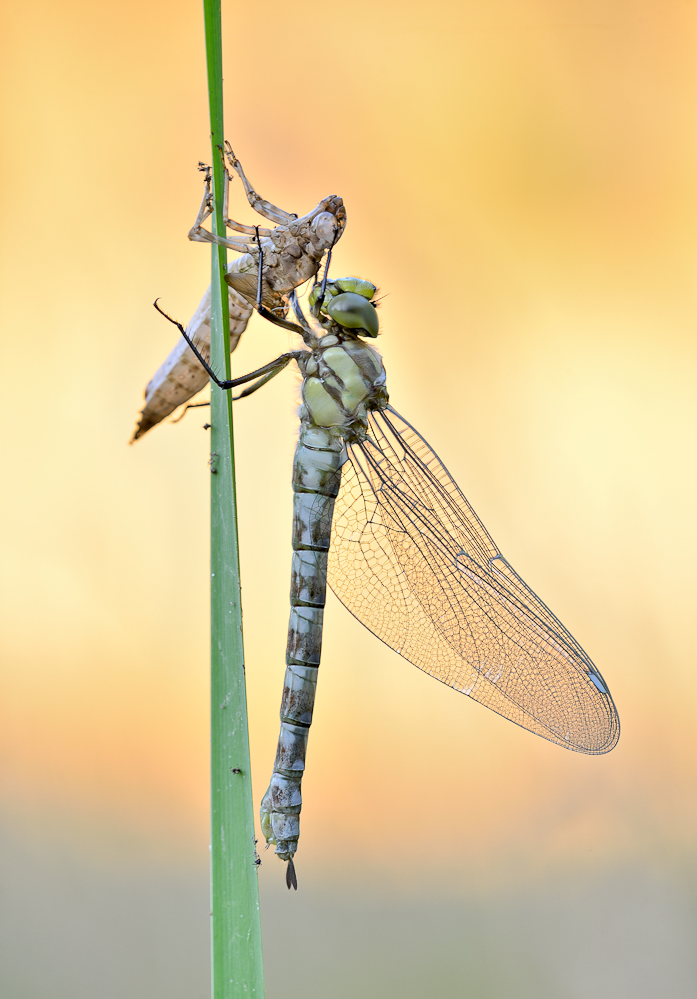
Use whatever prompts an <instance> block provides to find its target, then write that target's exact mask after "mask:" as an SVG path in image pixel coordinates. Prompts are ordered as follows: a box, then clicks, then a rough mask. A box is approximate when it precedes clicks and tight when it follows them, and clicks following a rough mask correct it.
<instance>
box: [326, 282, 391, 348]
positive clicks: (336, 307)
mask: <svg viewBox="0 0 697 999" xmlns="http://www.w3.org/2000/svg"><path fill="white" fill-rule="evenodd" d="M326 312H327V315H328V316H331V318H332V319H333V320H334V322H335V323H338V324H339V325H340V326H344V327H345V328H346V329H349V330H359V329H363V330H365V331H366V333H367V334H368V336H370V337H376V336H377V335H378V332H379V330H380V320H379V319H378V314H377V312H376V311H375V306H374V305H373V304H372V303H371V302H369V301H368V299H367V298H364V297H363V295H358V294H356V292H354V291H347V292H344V293H343V294H342V295H337V296H336V298H333V299H332V300H331V302H328V303H327V308H326Z"/></svg>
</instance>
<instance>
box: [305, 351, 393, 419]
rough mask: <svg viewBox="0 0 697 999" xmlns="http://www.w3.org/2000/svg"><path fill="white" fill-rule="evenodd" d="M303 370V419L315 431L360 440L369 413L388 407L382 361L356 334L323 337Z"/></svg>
mask: <svg viewBox="0 0 697 999" xmlns="http://www.w3.org/2000/svg"><path fill="white" fill-rule="evenodd" d="M302 368H303V371H302V373H303V387H302V396H303V403H304V412H303V414H302V416H303V418H304V419H306V420H309V422H311V423H313V424H314V425H315V426H317V427H325V428H328V429H329V428H331V429H334V430H335V431H336V433H337V435H340V436H343V437H347V438H350V439H355V438H356V437H357V436H358V437H362V436H364V433H365V428H366V426H367V415H368V412H369V411H370V410H372V409H384V408H385V407H386V406H387V403H388V395H387V389H386V388H385V369H384V367H383V364H382V359H381V358H380V356H379V354H377V352H376V351H375V350H373V349H372V347H369V346H368V344H366V343H363V342H362V341H361V340H359V338H358V337H357V336H356V335H355V334H351V333H348V332H345V333H343V334H338V335H337V334H329V335H327V336H325V337H323V338H322V340H320V343H319V346H318V347H317V348H316V350H314V351H313V352H312V353H311V354H310V355H309V356H308V357H307V360H306V361H305V363H304V365H302Z"/></svg>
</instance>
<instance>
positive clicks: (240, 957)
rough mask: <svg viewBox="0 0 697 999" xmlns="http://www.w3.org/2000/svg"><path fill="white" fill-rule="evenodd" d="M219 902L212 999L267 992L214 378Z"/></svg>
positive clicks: (212, 81) (227, 406) (227, 405)
mask: <svg viewBox="0 0 697 999" xmlns="http://www.w3.org/2000/svg"><path fill="white" fill-rule="evenodd" d="M203 9H204V20H205V29H206V61H207V65H208V94H209V104H210V120H211V142H212V165H213V193H214V202H215V211H214V214H213V218H212V224H213V232H215V233H217V234H219V235H224V234H225V227H224V225H223V211H222V206H223V176H224V175H223V162H222V157H221V147H222V144H223V72H222V40H221V26H220V0H204V3H203ZM225 265H226V252H225V249H224V248H223V247H220V246H215V245H214V246H213V258H212V275H211V283H212V287H211V363H212V366H213V369H214V370H215V371H218V372H222V371H224V372H225V375H224V377H226V378H229V377H230V333H229V317H228V296H227V285H226V284H225V278H224V275H225ZM211 424H212V430H211V451H212V462H211V470H212V471H214V472H215V474H213V475H211V908H212V972H213V999H242V997H243V996H244V997H246V999H249V997H251V996H254V997H257V999H263V996H264V971H263V965H262V955H261V923H260V918H259V887H258V881H257V868H256V864H255V857H256V853H255V849H254V806H253V802H252V780H251V771H250V759H249V733H248V728H247V697H246V689H245V678H244V647H243V642H242V607H241V598H240V575H239V549H238V537H237V505H236V496H235V460H234V454H235V452H234V441H233V432H232V399H231V393H230V392H221V391H220V389H218V388H217V387H216V386H215V385H211Z"/></svg>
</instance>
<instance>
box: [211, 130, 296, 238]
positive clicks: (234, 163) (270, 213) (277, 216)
mask: <svg viewBox="0 0 697 999" xmlns="http://www.w3.org/2000/svg"><path fill="white" fill-rule="evenodd" d="M225 155H226V156H227V158H228V162H229V164H230V166H231V167H232V168H233V170H235V171H236V173H237V175H238V177H239V178H240V180H241V181H242V184H243V185H244V190H245V194H246V195H247V201H248V202H249V203H250V205H251V206H252V208H253V209H254V211H255V212H257V214H259V215H261V216H263V217H264V218H265V219H268V220H269V222H277V223H278V224H279V225H286V224H287V223H288V222H291V221H292V220H293V219H296V218H297V217H298V216H297V215H295V214H294V213H291V212H286V211H284V210H283V209H282V208H277V207H276V205H272V204H271V202H270V201H266V200H265V199H264V198H260V197H259V195H258V194H257V193H256V191H255V190H254V188H253V187H252V185H251V184H250V183H249V181H248V180H247V178H246V177H245V174H244V170H243V169H242V164H241V163H240V161H239V160H238V159H237V157H236V156H235V154H234V153H233V151H232V146H231V145H230V143H229V142H228V141H227V139H226V140H225ZM240 231H242V230H240Z"/></svg>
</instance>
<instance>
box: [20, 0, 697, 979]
mask: <svg viewBox="0 0 697 999" xmlns="http://www.w3.org/2000/svg"><path fill="white" fill-rule="evenodd" d="M3 17H4V23H3V30H2V36H3V43H4V54H3V59H2V65H1V67H0V72H1V73H2V74H3V76H4V78H5V79H4V83H5V93H6V94H7V95H9V96H8V99H7V100H6V101H5V103H4V107H3V109H2V112H1V113H2V117H3V127H4V128H3V130H4V134H5V137H6V139H5V144H4V155H3V158H2V174H3V185H2V187H3V191H4V198H3V201H2V221H3V225H2V229H3V236H4V239H3V250H2V260H3V266H2V282H3V293H2V307H3V313H4V322H3V324H2V326H3V336H4V348H3V349H4V353H3V357H4V378H3V391H2V393H1V404H2V419H1V421H0V427H1V428H2V431H1V432H2V438H3V445H2V447H3V455H2V468H3V470H4V473H5V474H4V487H3V489H2V492H1V493H0V502H1V503H2V516H1V519H0V523H1V525H2V527H1V530H2V532H3V541H2V552H3V558H2V567H1V570H0V571H1V572H2V585H3V595H2V608H1V609H0V613H1V614H2V673H1V674H0V675H1V676H2V702H3V708H2V715H3V717H2V726H1V728H0V748H1V751H2V788H1V793H2V829H1V834H2V837H3V842H4V843H5V849H4V857H5V862H4V863H5V882H6V893H5V899H6V901H5V902H4V903H3V914H2V923H3V926H4V938H5V939H6V940H7V941H9V942H10V944H11V946H9V947H8V948H7V950H6V957H5V958H4V959H3V964H2V970H0V984H2V985H3V989H2V991H3V994H5V995H7V996H17V997H21V999H34V997H37V999H38V997H39V996H42V997H43V996H45V995H48V994H50V995H51V996H52V997H62V996H63V995H65V996H66V997H71V999H82V996H83V995H84V996H85V997H87V996H88V995H89V996H94V995H99V996H100V997H111V995H112V994H113V995H114V996H116V995H119V996H121V995H123V993H124V991H127V992H128V993H129V994H130V995H131V996H134V997H139V996H141V995H142V996H146V995H147V996H149V997H151V999H152V997H155V999H157V997H159V996H160V995H162V996H163V997H164V996H167V997H168V999H178V997H179V996H182V997H183V996H185V995H186V996H187V997H192V996H194V997H199V996H200V997H203V996H205V995H206V994H207V984H206V981H207V980H206V975H207V966H206V965H207V957H206V946H207V944H206V933H207V909H206V906H207V902H206V891H207V884H206V878H207V874H206V864H207V835H208V833H207V827H208V813H207V808H208V805H207V801H208V789H207V780H208V776H207V766H208V762H207V751H208V750H207V740H208V708H207V696H208V695H207V683H208V677H207V672H208V662H207V658H208V653H207V644H208V638H207V625H208V618H207V614H208V610H207V600H208V593H207V585H208V573H207V559H208V547H207V546H208V485H209V483H208V475H209V473H208V469H207V464H206V462H207V458H208V438H207V434H206V433H205V432H204V431H203V430H202V429H201V425H202V423H203V422H204V419H203V418H202V417H201V415H200V413H198V414H197V413H196V411H195V412H194V413H193V414H191V413H190V414H189V415H188V416H187V418H186V419H185V420H184V421H183V422H182V423H181V424H179V425H177V426H172V425H170V424H169V423H165V424H163V425H162V426H161V427H158V428H157V429H156V430H154V431H152V432H151V433H150V434H149V435H148V436H147V437H145V438H144V439H143V440H142V441H140V442H139V443H138V444H137V445H135V446H134V447H132V448H129V447H128V446H127V441H128V439H129V436H130V433H131V430H132V426H133V424H134V421H135V417H136V414H137V411H138V410H139V408H140V406H141V404H142V403H141V400H142V392H143V388H144V386H145V384H146V382H147V381H148V380H149V378H150V377H151V375H152V374H153V372H154V371H155V369H156V368H157V367H158V366H159V365H160V363H161V362H162V361H163V360H164V358H165V356H166V355H167V354H168V353H169V351H170V349H171V347H172V346H173V345H174V344H175V342H176V338H175V337H174V336H173V332H172V329H171V327H169V325H168V324H166V323H165V322H164V321H163V320H162V319H161V318H160V317H158V316H157V314H156V313H155V312H154V310H153V309H152V307H151V303H152V301H153V299H154V298H155V297H157V296H160V297H161V299H162V304H163V306H164V307H165V308H166V309H167V310H168V311H169V312H170V313H171V314H172V315H175V316H177V317H178V318H180V319H181V320H182V321H186V320H188V318H189V317H190V315H191V314H192V312H193V310H194V308H195V306H196V305H197V303H198V301H199V298H200V296H201V294H202V293H203V291H204V290H205V288H206V285H207V283H208V280H209V268H210V255H209V253H208V252H207V250H206V248H205V247H204V246H202V245H200V244H195V243H190V242H189V241H188V240H187V238H186V234H187V232H188V229H189V227H190V225H191V224H192V222H193V219H194V216H195V213H196V210H197V207H198V204H199V200H200V195H201V177H200V174H198V173H197V171H196V164H197V162H198V161H199V160H206V161H207V160H209V159H210V149H209V145H208V134H207V96H206V89H205V64H204V48H203V24H202V12H201V9H200V6H199V4H188V5H187V4H184V3H181V2H179V0H175V2H173V3H167V4H165V3H162V2H157V0H143V2H142V3H139V4H137V5H135V4H131V3H128V2H127V3H123V4H120V5H118V6H113V5H99V6H95V5H92V4H87V3H85V2H84V0H68V2H64V3H62V4H60V5H55V4H49V3H42V2H41V0H39V2H37V3H35V4H33V5H31V6H24V7H20V6H15V7H13V8H8V9H7V10H6V11H5V13H4V15H3ZM223 22H224V48H225V80H226V91H225V99H226V127H227V134H228V137H229V139H230V141H231V143H232V145H233V147H234V149H235V152H236V153H237V154H238V155H239V157H240V159H241V161H242V163H243V164H244V167H245V170H246V171H247V174H248V176H249V178H250V179H251V181H252V183H253V185H254V186H255V188H256V189H257V190H258V191H259V192H260V193H261V194H262V195H263V196H264V197H266V198H268V199H270V200H271V201H273V202H274V203H276V204H278V205H281V206H282V207H284V208H285V209H287V210H289V211H295V212H298V213H303V212H305V211H307V210H309V209H310V208H311V207H312V206H314V205H315V204H316V202H317V201H318V200H319V199H320V198H321V197H324V196H326V195H328V194H332V193H336V194H340V195H342V197H343V198H344V201H345V204H346V207H347V211H348V227H347V231H346V233H345V235H344V237H343V238H342V240H341V243H340V244H339V245H338V247H337V250H336V252H335V258H334V259H335V262H334V265H333V273H334V274H335V276H338V275H341V274H344V273H358V274H360V275H361V276H364V277H368V278H370V279H371V280H373V281H375V282H376V283H377V284H378V285H379V287H380V289H381V292H382V293H383V294H384V295H385V298H384V302H383V307H382V311H381V322H382V329H383V334H384V335H383V336H382V338H381V339H380V341H379V343H378V346H379V348H380V349H381V351H382V353H383V356H384V359H385V364H386V367H387V371H388V384H389V388H390V393H391V398H392V401H393V403H394V405H395V406H396V408H397V409H398V410H399V411H401V412H402V413H403V414H404V415H405V416H407V417H408V419H410V420H411V421H412V422H413V423H414V424H415V425H416V426H417V427H418V428H419V429H420V430H421V431H422V433H423V434H424V435H425V436H426V437H427V439H428V440H429V441H430V442H431V444H432V445H433V446H434V447H435V448H436V450H437V451H438V452H439V454H440V455H441V457H442V458H443V460H444V461H445V463H446V464H447V465H448V467H449V468H450V470H451V471H452V472H453V474H454V475H455V477H456V479H457V480H458V482H459V483H460V485H461V486H462V488H463V490H464V491H465V493H466V494H467V496H468V498H469V499H470V500H471V502H472V503H473V505H474V507H475V509H476V510H477V512H478V513H479V514H480V515H481V516H482V518H483V520H484V521H485V523H486V525H487V527H488V528H489V530H490V531H491V533H492V534H493V536H494V538H495V539H496V541H497V543H498V544H499V545H500V547H501V549H502V551H503V552H504V554H505V555H506V557H507V558H508V559H509V561H510V562H511V563H512V564H513V565H514V566H515V567H516V569H517V570H518V571H519V572H520V573H521V574H522V575H523V576H524V578H525V579H526V580H527V582H529V583H530V585H532V586H533V588H534V589H535V590H536V591H537V592H538V593H539V594H540V595H541V596H542V598H543V599H544V600H545V601H546V602H548V603H549V604H550V606H551V607H552V609H553V610H554V611H555V613H557V614H558V615H559V617H560V618H561V619H562V620H563V621H564V623H565V624H566V625H567V627H568V628H569V629H570V630H571V632H572V633H573V634H574V635H575V636H576V637H577V638H578V640H579V641H580V642H581V644H582V645H583V646H584V647H585V648H586V649H587V651H588V652H589V654H590V655H591V657H592V658H593V659H594V661H595V662H596V663H597V665H598V667H599V669H600V670H601V671H602V673H603V675H604V676H605V678H606V680H607V681H608V683H609V685H610V688H611V690H612V693H613V695H614V698H615V701H616V703H617V706H618V708H619V712H620V717H621V720H622V725H623V733H622V737H621V740H620V743H619V746H618V747H617V749H616V750H615V751H614V752H613V753H612V754H610V755H609V756H607V757H600V758H590V757H584V756H580V755H576V754H572V753H566V752H563V751H561V750H560V749H558V748H556V747H554V746H552V745H550V744H547V743H545V742H543V741H542V740H540V739H536V738H535V737H533V736H531V735H529V734H527V733H525V732H523V731H521V730H520V729H517V728H515V727H514V726H513V725H510V724H509V723H506V722H504V721H502V720H501V719H500V718H498V717H497V716H495V715H493V714H491V713H488V712H486V711H485V710H484V709H482V708H480V707H479V706H478V705H476V704H474V703H472V702H470V701H468V700H466V699H465V698H463V697H461V696H458V695H456V694H455V693H453V692H452V691H450V690H448V689H446V688H445V687H443V686H441V685H439V684H437V683H434V682H433V681H432V680H431V679H429V678H428V677H426V676H424V675H423V674H420V673H419V672H418V670H416V669H414V668H413V667H412V666H410V665H409V664H408V663H406V662H404V661H402V660H401V659H400V658H399V656H397V655H395V654H394V653H393V652H391V651H389V650H388V649H387V648H385V647H384V646H382V645H381V644H380V643H379V642H378V641H377V640H376V639H374V638H373V637H372V636H371V635H370V634H369V633H368V632H367V631H365V630H364V629H362V628H361V626H360V625H359V624H358V623H357V622H355V621H354V620H353V619H352V618H351V617H350V616H349V615H348V614H347V613H346V612H345V611H344V610H343V608H342V607H341V606H340V605H339V604H338V602H337V601H336V600H335V599H334V598H330V602H329V604H328V608H327V613H326V616H325V622H326V630H325V641H324V652H323V663H324V665H323V668H322V673H321V683H320V687H319V691H318V703H317V709H316V715H315V724H314V725H313V729H312V735H311V740H310V749H309V757H308V768H309V769H308V773H307V777H306V779H305V806H304V809H303V817H302V839H301V847H300V852H299V854H298V874H299V878H300V879H301V892H300V893H299V894H298V896H297V897H296V896H293V897H292V898H289V897H288V896H287V893H286V892H285V887H284V886H283V883H282V882H283V869H282V866H281V865H280V863H278V862H277V861H276V860H275V859H274V858H273V857H272V856H271V855H270V854H266V855H264V856H263V859H264V863H263V866H262V868H261V870H260V881H261V888H262V903H263V909H262V917H263V920H264V925H265V934H266V935H265V941H266V942H265V947H266V959H267V965H268V969H269V970H268V974H269V982H268V994H269V996H270V997H272V999H273V997H274V996H278V995H280V994H281V991H282V990H283V993H284V995H285V996H286V997H290V999H294V997H295V996H296V995H297V996H300V995H301V994H302V995H303V996H305V997H307V996H310V997H312V996H315V995H326V994H327V991H331V994H332V995H333V996H335V997H340V999H342V997H343V996H344V995H346V996H349V995H356V994H360V995H362V996H366V997H372V996H384V995H392V994H394V995H400V997H407V999H409V997H412V996H414V997H420V996H427V995H438V996H444V997H451V996H452V997H459V996H463V995H472V996H476V997H477V999H479V997H491V999H499V997H508V996H515V997H516V999H518V997H527V996H530V997H531V999H532V997H534V999H547V997H549V999H559V997H563V999H567V997H568V999H586V997H588V999H590V997H591V996H593V997H594V999H604V997H606V996H607V997H608V999H609V997H610V996H612V997H613V999H625V997H627V999H629V997H630V996H631V997H632V999H642V997H644V996H646V997H647V999H648V997H654V996H656V995H658V994H666V995H670V996H671V997H683V996H685V997H692V996H693V995H694V994H695V991H696V990H697V965H696V963H695V960H694V932H695V929H696V928H697V927H696V926H695V923H697V904H696V903H697V877H696V875H697V864H696V863H695V861H696V860H697V850H696V848H695V843H696V841H697V806H696V803H695V793H694V787H695V779H696V778H697V748H696V747H695V721H696V718H697V674H696V672H695V652H694V641H693V631H694V611H691V610H690V608H691V607H692V605H693V603H694V584H693V582H691V580H692V576H693V573H692V568H691V567H692V565H693V562H694V555H695V552H694V548H695V532H694V530H693V518H694V514H693V511H694V493H695V471H694V468H695V466H694V459H693V449H694V444H693V442H694V438H695V409H696V406H695V390H694V376H695V336H694V328H695V319H696V314H697V296H696V291H695V287H696V286H695V278H694V274H695V250H696V249H697V231H696V227H695V220H696V219H695V216H696V208H697V180H696V178H697V142H696V140H695V135H696V134H697V132H696V131H695V129H696V126H697V61H696V60H695V57H694V56H695V42H696V41H697V9H696V7H695V4H694V3H691V2H667V0H660V2H659V0H634V2H631V3H629V2H619V0H618V2H613V0H586V2H584V3H579V2H577V0H488V2H486V3H484V2H483V0H473V2H470V3H468V4H456V3H448V2H447V0H434V2H433V3H430V4H424V3H417V2H411V0H408V2H404V3H400V4H397V3H388V2H385V3H371V4H369V3H362V2H358V3H354V4H352V5H350V6H346V5H339V4H331V3H330V4H327V3H324V4H321V3H317V2H315V0H305V2H302V3H297V4H281V3H279V2H277V0H272V2H271V3H266V4H246V5H240V4H235V3H229V2H227V0H226V2H225V3H224V4H223ZM235 199H236V200H235V201H234V211H233V215H235V216H236V217H240V218H241V219H242V220H243V221H252V213H251V210H250V209H249V208H248V206H247V205H246V202H245V201H244V199H243V197H242V195H241V191H240V190H239V188H238V189H236V190H235ZM288 345H289V340H288V338H287V337H286V336H285V334H283V333H282V332H281V331H279V330H277V329H274V328H272V327H271V326H269V325H268V324H266V323H264V322H263V321H262V320H260V319H259V318H258V317H254V318H253V319H252V322H251V323H250V327H249V329H248V331H247V333H246V334H245V336H244V338H243V341H242V344H241V346H240V348H239V349H238V351H237V352H236V353H235V355H234V356H233V366H234V370H235V372H237V373H242V372H245V371H248V370H251V369H253V368H254V367H256V366H258V365H260V364H263V363H265V362H266V361H268V360H270V359H271V358H272V357H275V356H276V355H277V354H279V353H280V352H282V351H283V350H286V349H288ZM297 404H298V380H297V378H295V377H294V376H293V375H291V374H289V373H288V374H285V375H283V376H282V377H280V378H278V379H277V380H275V381H274V382H272V383H271V384H270V385H269V386H268V387H267V388H266V389H265V390H264V391H263V392H260V393H258V394H257V395H255V396H253V397H252V398H251V399H249V400H245V401H244V402H241V403H240V404H238V405H237V406H236V408H235V433H236V449H237V460H238V490H239V510H240V531H241V552H242V573H243V602H244V615H245V616H244V622H245V641H246V658H247V679H248V695H249V710H250V726H251V748H252V760H253V767H254V786H255V798H256V799H259V798H260V796H261V794H262V793H263V790H264V789H265V787H266V783H267V781H268V777H269V773H270V767H271V764H272V762H273V756H274V751H275V745H276V738H277V730H278V707H279V703H280V695H281V689H282V680H283V668H284V667H283V661H284V649H285V633H286V627H287V615H288V610H287V601H288V581H289V567H290V520H291V489H290V466H291V460H292V451H293V445H294V439H295V434H296V429H297ZM289 966H290V967H291V968H292V969H293V970H292V974H290V973H289V972H288V970H287V969H288V967H289ZM288 975H290V977H289V980H288V981H286V980H285V979H284V977H283V976H288ZM284 981H285V984H283V982H284ZM3 983H4V984H3Z"/></svg>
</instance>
